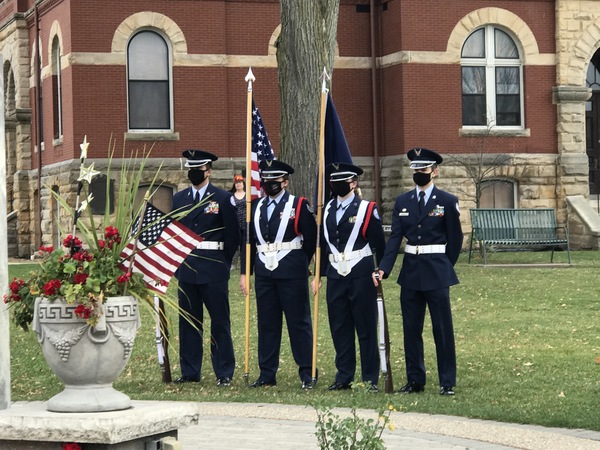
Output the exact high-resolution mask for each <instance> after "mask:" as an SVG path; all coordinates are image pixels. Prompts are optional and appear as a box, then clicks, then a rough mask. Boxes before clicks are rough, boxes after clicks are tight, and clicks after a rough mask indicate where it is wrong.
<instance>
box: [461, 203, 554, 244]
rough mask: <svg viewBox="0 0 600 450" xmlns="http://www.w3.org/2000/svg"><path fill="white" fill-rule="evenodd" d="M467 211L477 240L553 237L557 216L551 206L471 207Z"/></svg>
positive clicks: (531, 239)
mask: <svg viewBox="0 0 600 450" xmlns="http://www.w3.org/2000/svg"><path fill="white" fill-rule="evenodd" d="M470 213H471V224H472V226H473V233H474V238H475V239H477V240H496V239H514V240H526V241H537V240H540V241H542V240H552V239H556V215H555V212H554V209H552V208H536V209H508V208H498V209H491V208H490V209H487V208H474V209H471V210H470Z"/></svg>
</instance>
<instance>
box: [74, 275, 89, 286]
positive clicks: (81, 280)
mask: <svg viewBox="0 0 600 450" xmlns="http://www.w3.org/2000/svg"><path fill="white" fill-rule="evenodd" d="M87 277H88V274H87V273H76V274H75V275H74V276H73V283H75V284H85V282H86V280H87Z"/></svg>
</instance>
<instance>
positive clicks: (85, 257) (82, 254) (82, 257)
mask: <svg viewBox="0 0 600 450" xmlns="http://www.w3.org/2000/svg"><path fill="white" fill-rule="evenodd" d="M72 258H73V259H74V260H75V261H91V260H92V259H94V255H92V254H91V253H89V252H87V251H86V250H79V251H78V252H76V253H74V254H73V256H72Z"/></svg>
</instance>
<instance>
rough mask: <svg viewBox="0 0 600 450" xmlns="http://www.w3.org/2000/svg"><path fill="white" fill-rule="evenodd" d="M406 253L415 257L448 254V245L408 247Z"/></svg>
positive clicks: (405, 249)
mask: <svg viewBox="0 0 600 450" xmlns="http://www.w3.org/2000/svg"><path fill="white" fill-rule="evenodd" d="M404 251H405V252H406V253H411V254H413V255H425V254H428V253H446V244H434V245H408V244H406V247H405V248H404Z"/></svg>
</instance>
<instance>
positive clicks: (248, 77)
mask: <svg viewBox="0 0 600 450" xmlns="http://www.w3.org/2000/svg"><path fill="white" fill-rule="evenodd" d="M244 80H246V83H248V92H252V83H253V82H254V80H256V78H254V74H253V73H252V67H248V74H247V75H246V78H244Z"/></svg>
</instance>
